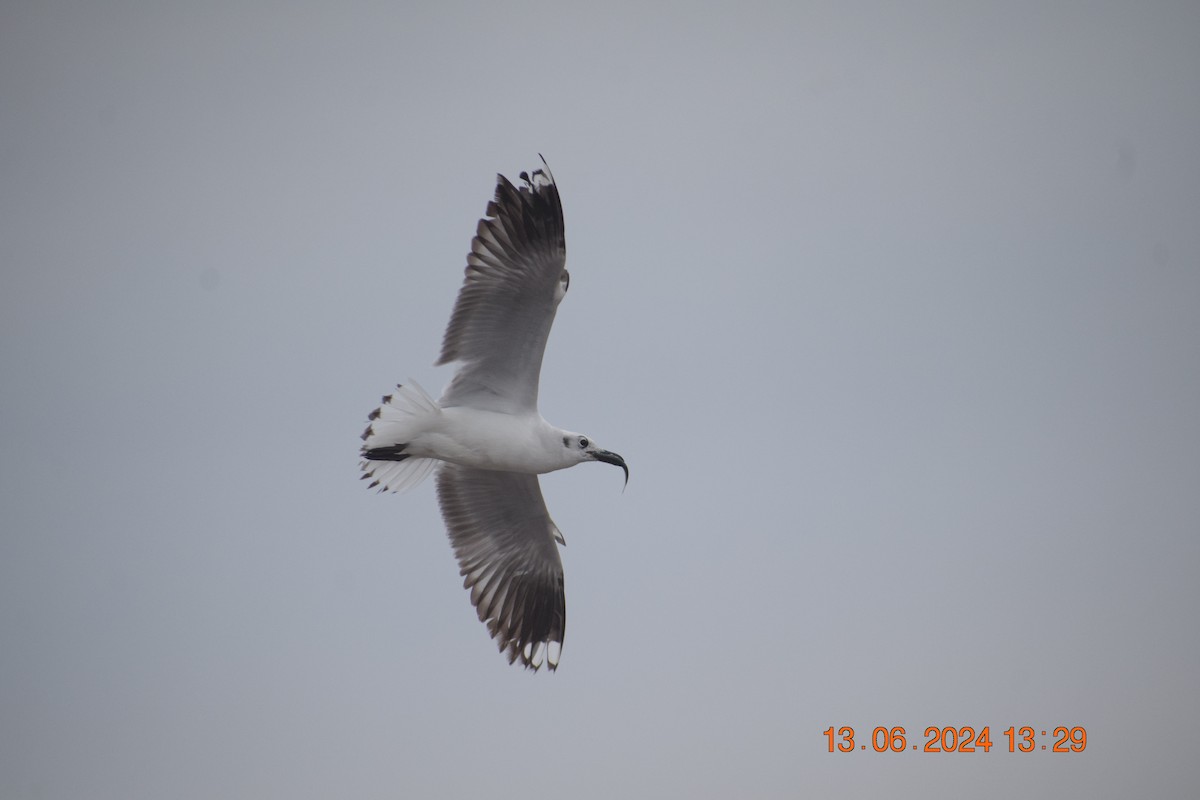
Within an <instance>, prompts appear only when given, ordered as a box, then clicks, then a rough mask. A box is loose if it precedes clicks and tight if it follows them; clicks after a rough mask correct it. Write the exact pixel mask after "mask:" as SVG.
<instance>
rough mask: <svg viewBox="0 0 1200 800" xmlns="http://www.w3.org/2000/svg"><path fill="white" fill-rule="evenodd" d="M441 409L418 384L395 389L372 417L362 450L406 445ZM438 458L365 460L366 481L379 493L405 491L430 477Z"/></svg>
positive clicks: (364, 436)
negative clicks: (377, 489)
mask: <svg viewBox="0 0 1200 800" xmlns="http://www.w3.org/2000/svg"><path fill="white" fill-rule="evenodd" d="M441 413H442V409H441V406H439V405H438V404H437V402H436V401H434V399H433V398H432V397H430V396H429V394H428V393H427V392H426V391H425V390H424V389H422V388H421V385H420V384H419V383H417V382H416V381H414V380H412V379H411V378H410V379H409V381H408V383H406V384H403V385H399V386H397V387H396V391H395V392H393V393H392V394H390V395H388V396H386V397H384V398H383V402H382V404H381V405H380V406H379V408H377V409H375V410H374V411H372V412H371V414H370V420H371V424H370V425H369V426H367V429H366V431H364V432H363V435H362V439H363V448H362V449H363V451H367V450H372V449H375V448H379V447H394V446H399V445H404V444H407V443H408V442H410V441H412V439H413V437H414V436H415V435H417V434H418V433H420V432H421V431H423V430H424V429H425V428H426V426H427V425H428V419H427V417H429V416H430V415H436V414H441ZM436 466H437V459H435V458H405V459H404V460H402V461H391V460H379V461H376V460H371V459H365V458H364V459H363V460H362V462H361V463H360V467H361V468H362V471H363V475H362V477H363V478H364V479H367V480H370V481H371V484H370V486H371V488H375V487H376V486H378V487H379V491H381V492H383V491H391V492H404V491H407V490H409V489H411V488H413V487H414V486H416V485H417V484H419V483H420V482H421V481H423V480H425V478H427V477H428V476H429V473H430V472H432V471H433V469H434V467H436Z"/></svg>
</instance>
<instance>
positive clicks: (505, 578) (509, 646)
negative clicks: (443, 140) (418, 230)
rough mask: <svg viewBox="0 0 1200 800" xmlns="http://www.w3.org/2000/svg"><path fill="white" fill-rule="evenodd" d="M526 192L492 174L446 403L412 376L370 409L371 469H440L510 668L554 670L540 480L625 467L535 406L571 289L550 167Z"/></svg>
mask: <svg viewBox="0 0 1200 800" xmlns="http://www.w3.org/2000/svg"><path fill="white" fill-rule="evenodd" d="M542 166H543V169H539V170H535V171H534V173H533V176H532V177H530V176H529V175H527V174H526V173H524V172H522V173H521V182H522V184H523V185H522V186H520V187H517V186H514V185H513V184H512V183H510V182H509V181H508V179H507V178H505V177H504V176H503V175H497V176H496V197H495V199H494V200H493V201H492V202H490V203H488V206H487V216H486V217H485V218H484V219H481V220H480V221H479V226H478V227H477V228H476V229H475V238H474V239H473V240H472V241H471V252H470V253H468V254H467V269H466V278H465V279H464V280H463V285H462V289H460V290H459V293H458V300H457V301H456V302H455V304H454V312H453V313H452V314H451V316H450V325H449V326H448V327H447V328H446V334H445V338H444V339H443V341H442V353H441V357H440V358H439V359H438V361H437V363H438V364H439V365H440V364H446V363H450V362H457V363H458V365H459V366H458V371H457V372H456V373H455V374H454V377H453V379H452V380H451V381H450V385H449V386H447V387H446V390H445V392H443V393H442V397H441V399H440V400H437V401H435V400H433V398H431V397H430V396H429V395H428V394H426V393H425V391H424V390H423V389H422V388H421V387H420V386H419V385H417V383H416V382H415V381H412V380H409V382H408V383H407V384H404V385H401V386H397V387H396V391H395V392H393V393H392V394H390V395H387V396H386V397H384V398H383V402H382V405H380V406H379V408H377V409H375V410H374V411H372V412H371V414H370V416H369V419H370V425H369V426H368V427H367V429H366V431H364V432H363V435H362V438H363V446H362V458H363V460H362V464H361V466H362V472H363V475H362V477H363V478H366V479H370V481H371V484H370V485H371V486H372V487H376V486H377V487H379V491H381V492H382V491H385V490H386V491H403V490H405V489H409V488H411V487H413V486H415V485H417V484H418V483H420V482H421V481H422V480H423V479H424V478H425V477H426V476H427V475H429V473H430V472H432V471H433V470H434V469H436V470H437V495H438V503H439V504H440V505H441V507H442V517H443V518H444V519H445V521H446V529H447V532H448V533H449V535H450V544H451V545H452V546H453V547H454V554H455V556H457V558H458V565H459V568H460V573H461V574H462V576H463V586H464V587H465V588H467V589H468V590H469V591H470V592H471V603H472V604H473V605H474V606H475V609H476V611H477V612H478V613H479V620H480V622H483V623H484V624H486V625H487V627H488V631H489V632H490V633H491V635H492V638H493V639H495V640H496V643H497V645H499V647H500V651H501V652H502V653H504V654H506V655H507V656H508V662H509V663H510V664H511V663H513V662H514V661H516V660H517V659H518V658H519V659H520V660H521V663H522V664H523V665H525V666H526V667H528V668H530V669H532V670H535V671H536V670H537V669H538V668H539V667H540V666H541V665H542V663H543V661H544V662H545V664H546V665H547V667H548V668H549V669H550V670H554V669H555V668H556V667H557V666H558V658H559V654H560V652H561V650H562V641H563V631H564V629H565V627H566V617H567V607H566V599H565V597H564V595H563V568H562V561H561V560H560V559H559V555H558V545H560V544H565V542H564V540H563V536H562V533H560V532H559V530H558V527H557V526H556V525H555V524H554V521H553V520H551V519H550V513H549V512H548V511H547V510H546V502H545V501H544V500H543V499H542V490H541V487H540V486H539V485H538V479H537V476H538V475H540V474H542V473H544V472H553V471H554V470H558V469H565V468H567V467H573V466H575V465H576V464H582V463H583V462H585V461H603V462H605V463H607V464H615V465H616V466H618V467H620V468H621V469H622V470H624V471H625V482H626V483H628V482H629V468H628V467H627V466H625V459H623V458H621V456H619V455H617V454H616V453H613V452H610V451H608V450H602V449H601V448H599V447H597V446H596V443H595V442H594V441H593V440H592V439H591V437H589V436H584V435H583V434H579V433H573V432H571V431H565V430H562V429H560V428H556V427H554V426H553V425H551V424H550V423H548V422H546V420H544V419H542V415H541V414H539V413H538V409H537V394H538V376H539V374H540V373H541V369H542V354H543V352H544V351H545V349H546V337H547V336H549V334H550V326H551V324H553V322H554V313H555V311H557V309H558V304H559V303H560V302H561V301H562V299H563V297H564V296H566V294H567V286H568V284H569V283H570V276H569V275H568V274H567V270H566V243H565V240H564V238H563V214H562V204H561V202H560V201H559V197H558V187H557V186H555V184H554V176H552V175H551V174H550V168H549V167H547V166H546V162H545V160H544V159H543V160H542Z"/></svg>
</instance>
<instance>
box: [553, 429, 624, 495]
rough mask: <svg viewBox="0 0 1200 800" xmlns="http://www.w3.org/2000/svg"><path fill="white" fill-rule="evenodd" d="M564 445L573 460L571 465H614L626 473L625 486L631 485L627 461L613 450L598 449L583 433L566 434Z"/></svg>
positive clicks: (563, 438)
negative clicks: (591, 462) (589, 462)
mask: <svg viewBox="0 0 1200 800" xmlns="http://www.w3.org/2000/svg"><path fill="white" fill-rule="evenodd" d="M562 444H563V447H564V448H566V450H567V452H568V454H569V455H568V458H570V459H571V463H573V464H582V463H583V462H584V461H603V462H604V463H605V464H613V465H615V466H618V467H620V468H621V469H623V470H624V471H625V485H626V486H628V485H629V467H627V466H625V459H623V458H621V457H620V456H619V455H617V454H616V453H614V452H612V451H611V450H602V449H601V448H599V447H597V446H596V443H595V442H593V441H592V440H591V438H590V437H588V436H584V435H583V434H581V433H564V434H563V437H562Z"/></svg>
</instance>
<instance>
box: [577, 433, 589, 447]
mask: <svg viewBox="0 0 1200 800" xmlns="http://www.w3.org/2000/svg"><path fill="white" fill-rule="evenodd" d="M579 446H580V447H581V448H586V447H587V446H588V440H587V437H586V436H580V437H579Z"/></svg>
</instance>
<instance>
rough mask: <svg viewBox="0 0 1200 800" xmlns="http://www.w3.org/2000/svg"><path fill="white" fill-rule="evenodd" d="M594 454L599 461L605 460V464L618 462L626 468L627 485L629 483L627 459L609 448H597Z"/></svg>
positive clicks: (619, 465) (622, 467) (617, 463)
mask: <svg viewBox="0 0 1200 800" xmlns="http://www.w3.org/2000/svg"><path fill="white" fill-rule="evenodd" d="M592 455H593V456H594V457H595V459H596V460H597V461H603V462H604V463H605V464H616V465H617V466H618V467H620V468H621V469H623V470H625V485H626V486H628V485H629V467H627V466H625V459H623V458H621V457H620V456H619V455H617V454H616V453H613V452H610V451H608V450H597V451H596V452H595V453H593V454H592Z"/></svg>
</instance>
